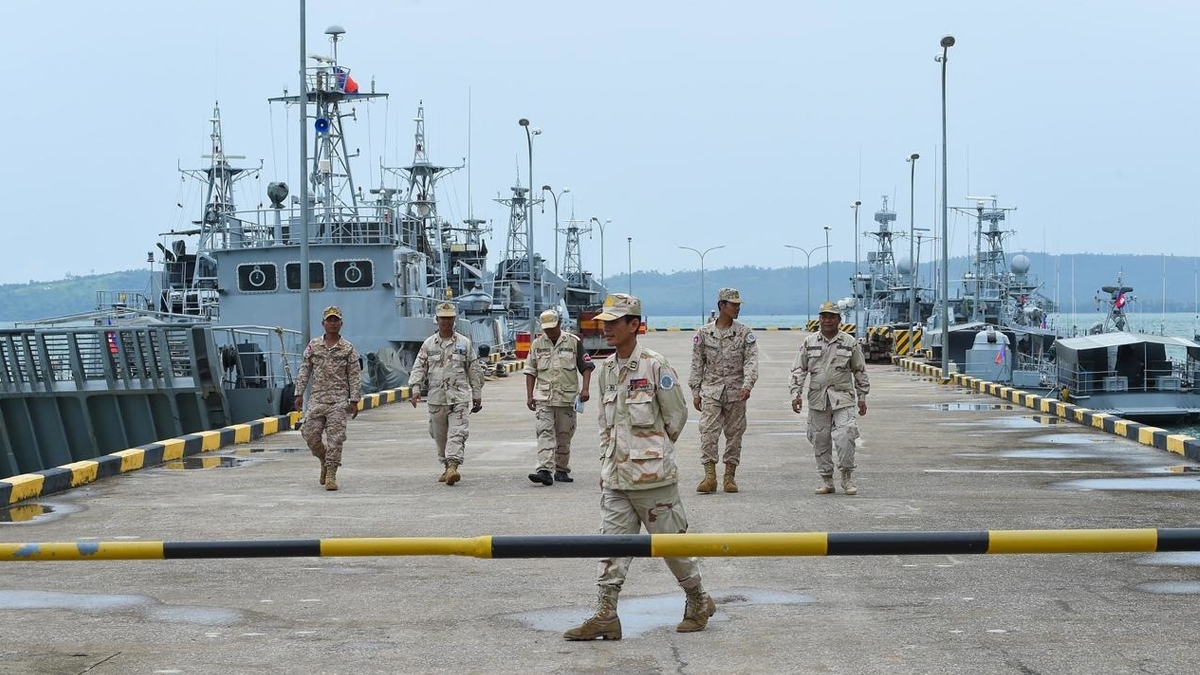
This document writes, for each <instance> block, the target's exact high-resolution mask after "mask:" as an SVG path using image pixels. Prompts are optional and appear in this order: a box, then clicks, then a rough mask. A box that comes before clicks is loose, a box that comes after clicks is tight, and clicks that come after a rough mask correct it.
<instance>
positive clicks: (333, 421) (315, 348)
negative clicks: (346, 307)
mask: <svg viewBox="0 0 1200 675" xmlns="http://www.w3.org/2000/svg"><path fill="white" fill-rule="evenodd" d="M321 326H322V327H323V328H324V329H325V334H324V335H322V336H321V337H315V338H313V339H312V340H310V341H309V343H308V345H307V346H305V348H304V355H303V356H302V357H301V360H300V375H299V376H298V377H297V378H296V399H295V400H294V401H293V402H292V403H293V405H294V408H295V409H296V410H303V409H304V389H305V388H306V387H307V386H308V384H309V382H310V381H311V382H312V395H311V396H310V397H309V401H308V411H307V412H305V414H304V426H302V427H301V428H300V435H302V436H303V437H304V442H305V443H307V444H308V449H309V451H311V452H312V454H313V456H315V457H316V458H317V460H318V461H320V462H321V477H320V479H319V483H320V484H321V485H324V486H325V489H326V490H336V489H338V484H337V471H338V467H340V466H341V465H342V444H344V443H345V442H346V417H347V416H349V417H351V418H355V417H358V403H359V401H360V400H361V399H362V380H361V379H360V376H361V373H362V363H361V362H360V361H359V357H358V351H357V350H355V349H354V345H352V344H350V342H349V341H348V340H347V339H346V338H344V337H342V333H341V332H342V310H340V309H338V308H337V307H334V306H330V307H326V308H325V310H324V311H322V312H321Z"/></svg>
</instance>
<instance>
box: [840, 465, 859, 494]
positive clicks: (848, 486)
mask: <svg viewBox="0 0 1200 675" xmlns="http://www.w3.org/2000/svg"><path fill="white" fill-rule="evenodd" d="M852 473H853V472H852V471H849V470H843V471H842V492H845V493H846V494H848V495H856V494H858V488H856V487H854V483H853V482H851V481H850V474H852Z"/></svg>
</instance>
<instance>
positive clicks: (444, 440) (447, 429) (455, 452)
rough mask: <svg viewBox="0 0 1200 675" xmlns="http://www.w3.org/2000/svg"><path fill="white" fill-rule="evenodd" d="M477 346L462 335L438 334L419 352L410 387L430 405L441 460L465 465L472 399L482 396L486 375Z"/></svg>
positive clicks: (430, 424)
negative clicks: (446, 336)
mask: <svg viewBox="0 0 1200 675" xmlns="http://www.w3.org/2000/svg"><path fill="white" fill-rule="evenodd" d="M475 360H476V356H475V347H474V345H472V344H471V339H470V338H468V337H467V336H465V335H463V334H461V333H454V335H452V336H450V337H448V338H446V339H442V338H441V337H440V336H439V335H438V334H437V333H434V334H433V335H431V336H429V337H428V338H426V339H425V342H423V343H422V344H421V348H420V350H418V351H417V358H416V360H415V361H414V363H413V368H412V373H411V374H410V375H409V377H408V386H409V387H410V388H412V389H414V390H416V391H418V392H420V393H421V395H422V396H423V397H424V398H425V403H426V404H427V405H428V406H429V435H430V436H431V437H433V440H434V443H436V444H437V449H438V460H439V461H440V462H442V463H443V464H445V463H446V462H448V461H454V462H458V463H459V464H462V463H463V460H464V459H465V454H466V443H467V436H468V434H469V432H468V422H467V415H468V414H469V413H470V409H471V401H472V399H478V398H480V397H482V391H483V373H482V371H481V370H480V369H479V368H477V367H476V364H475Z"/></svg>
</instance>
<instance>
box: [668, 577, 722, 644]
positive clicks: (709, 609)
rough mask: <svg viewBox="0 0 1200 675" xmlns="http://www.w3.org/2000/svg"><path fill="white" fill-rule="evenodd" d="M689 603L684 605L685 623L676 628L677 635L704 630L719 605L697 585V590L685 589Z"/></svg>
mask: <svg viewBox="0 0 1200 675" xmlns="http://www.w3.org/2000/svg"><path fill="white" fill-rule="evenodd" d="M684 591H685V592H686V593H687V601H686V602H685V603H684V604H683V621H680V622H679V625H678V626H675V632H677V633H695V632H696V631H701V630H704V627H705V626H707V625H708V617H710V616H712V615H713V614H716V613H717V603H715V602H713V599H712V596H710V595H709V594H708V593H705V592H704V587H703V586H701V585H699V584H697V585H696V587H695V588H687V589H684Z"/></svg>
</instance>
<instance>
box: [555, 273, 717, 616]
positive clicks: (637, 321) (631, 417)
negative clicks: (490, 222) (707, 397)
mask: <svg viewBox="0 0 1200 675" xmlns="http://www.w3.org/2000/svg"><path fill="white" fill-rule="evenodd" d="M641 315H642V303H641V301H640V300H638V299H637V298H636V297H634V296H632V295H626V294H624V293H616V294H613V295H610V296H608V297H607V298H606V299H605V300H604V311H603V312H602V313H600V314H597V315H596V320H598V321H603V322H604V340H605V342H607V343H608V345H609V346H610V347H613V348H614V349H615V350H616V351H615V353H614V354H613V355H612V356H609V357H608V359H606V360H605V361H604V365H603V367H601V369H600V394H601V396H602V397H603V402H602V403H601V405H599V406H597V407H598V408H599V411H598V413H599V421H600V490H601V492H600V516H601V522H600V532H601V533H602V534H637V533H638V532H640V531H641V527H642V526H645V528H646V531H647V532H649V533H651V534H664V533H665V534H676V533H683V532H687V528H688V524H687V514H685V513H684V511H683V503H682V502H681V501H680V500H679V486H678V482H679V479H678V470H677V468H676V466H675V445H674V444H675V441H676V439H678V438H679V434H680V432H681V431H683V426H684V424H686V423H687V415H688V412H687V400H686V399H685V398H684V396H683V392H682V391H681V387H679V386H678V378H677V376H676V375H675V371H674V370H673V369H672V368H671V365H670V364H669V363H667V360H666V359H665V358H664V357H663V356H662V355H661V354H659V353H657V352H654V351H651V350H649V349H646V348H645V347H640V346H638V343H637V333H638V327H639V326H640V325H641V323H642V316H641ZM632 560H633V559H632V558H629V557H622V558H606V559H603V560H601V561H600V566H599V577H598V579H597V580H596V585H597V586H598V587H599V593H598V598H597V603H596V613H595V614H593V615H592V616H591V617H590V618H588V619H587V620H586V621H584V622H583V624H581V625H579V626H576V627H575V628H572V629H570V630H568V631H567V632H566V633H564V634H563V637H564V638H566V639H568V640H598V639H602V638H605V639H609V640H620V639H621V619H620V618H619V617H618V616H617V596H618V595H619V594H620V592H621V586H622V584H624V582H625V577H626V575H627V573H628V572H629V564H630V562H632ZM663 561H664V562H666V564H667V567H668V568H670V570H671V573H672V574H674V575H675V578H676V580H678V582H679V585H680V587H681V588H683V590H684V591H685V592H686V593H687V601H686V602H685V604H684V607H683V621H681V622H680V623H679V625H678V626H676V627H675V630H677V631H679V632H680V633H691V632H695V631H699V630H704V627H705V626H707V625H708V618H709V617H710V616H712V615H713V614H714V613H715V612H716V611H717V606H716V604H715V603H714V602H713V600H712V598H711V597H709V595H708V594H707V593H705V592H704V587H703V586H702V585H701V583H700V566H699V563H698V561H697V560H696V559H695V558H664V559H663Z"/></svg>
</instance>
